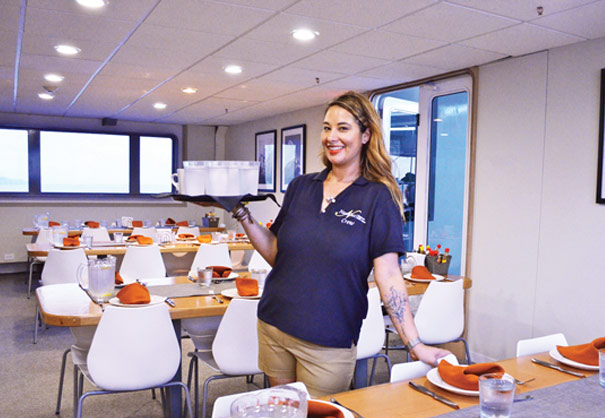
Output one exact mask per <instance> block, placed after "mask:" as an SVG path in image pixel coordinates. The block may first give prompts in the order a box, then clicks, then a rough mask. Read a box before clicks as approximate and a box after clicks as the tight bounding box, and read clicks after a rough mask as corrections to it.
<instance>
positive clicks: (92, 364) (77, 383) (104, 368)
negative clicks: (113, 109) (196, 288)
mask: <svg viewBox="0 0 605 418" xmlns="http://www.w3.org/2000/svg"><path fill="white" fill-rule="evenodd" d="M117 354H119V355H117ZM180 363H181V349H180V347H179V342H178V340H177V338H176V333H175V332H174V327H173V325H172V320H171V319H170V314H169V313H168V306H167V305H166V304H164V303H160V304H156V305H151V306H145V307H138V308H123V307H118V306H111V305H110V306H107V307H106V308H105V311H104V312H103V316H102V317H101V321H100V322H99V325H98V327H97V331H96V332H95V335H94V338H93V340H92V345H91V347H90V352H89V353H88V360H87V365H86V366H82V365H80V366H74V388H77V391H76V393H75V395H74V416H76V417H81V415H82V406H83V402H84V399H86V398H87V397H88V396H93V395H103V394H110V393H116V392H128V391H139V390H146V389H151V388H156V387H161V388H167V387H170V386H180V387H181V388H183V389H184V390H185V395H186V401H187V408H188V412H189V416H190V417H191V416H193V415H192V410H191V399H190V397H189V390H188V389H187V387H186V386H185V385H184V384H183V383H182V382H180V381H173V380H172V379H173V377H174V376H175V374H176V372H177V371H178V369H179V365H180ZM84 376H86V378H87V379H88V380H89V381H90V382H91V383H92V384H94V385H96V386H97V387H99V388H100V389H101V390H94V391H90V392H87V393H82V392H83V383H84V382H83V380H84ZM76 401H77V402H76Z"/></svg>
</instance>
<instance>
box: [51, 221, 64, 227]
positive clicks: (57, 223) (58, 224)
mask: <svg viewBox="0 0 605 418" xmlns="http://www.w3.org/2000/svg"><path fill="white" fill-rule="evenodd" d="M48 226H49V227H51V226H61V224H60V223H59V222H55V221H48Z"/></svg>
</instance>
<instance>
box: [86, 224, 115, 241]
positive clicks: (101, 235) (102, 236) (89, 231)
mask: <svg viewBox="0 0 605 418" xmlns="http://www.w3.org/2000/svg"><path fill="white" fill-rule="evenodd" d="M88 236H91V237H92V242H93V244H94V242H95V241H98V242H107V241H111V238H109V232H107V228H105V227H104V226H101V227H99V228H84V229H83V230H82V236H81V237H82V238H84V237H88Z"/></svg>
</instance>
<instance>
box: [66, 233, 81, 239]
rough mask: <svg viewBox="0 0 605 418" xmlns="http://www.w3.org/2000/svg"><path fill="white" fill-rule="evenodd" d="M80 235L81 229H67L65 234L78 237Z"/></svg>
mask: <svg viewBox="0 0 605 418" xmlns="http://www.w3.org/2000/svg"><path fill="white" fill-rule="evenodd" d="M80 235H82V232H81V231H67V236H68V237H72V238H73V237H79V236H80Z"/></svg>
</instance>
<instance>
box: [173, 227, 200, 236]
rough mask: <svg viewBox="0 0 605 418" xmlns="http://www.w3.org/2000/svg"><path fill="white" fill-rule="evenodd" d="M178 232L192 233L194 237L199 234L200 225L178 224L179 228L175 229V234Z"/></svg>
mask: <svg viewBox="0 0 605 418" xmlns="http://www.w3.org/2000/svg"><path fill="white" fill-rule="evenodd" d="M179 234H193V235H195V236H196V237H197V236H198V235H200V227H199V226H179V229H177V231H176V236H177V237H178V236H179Z"/></svg>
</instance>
